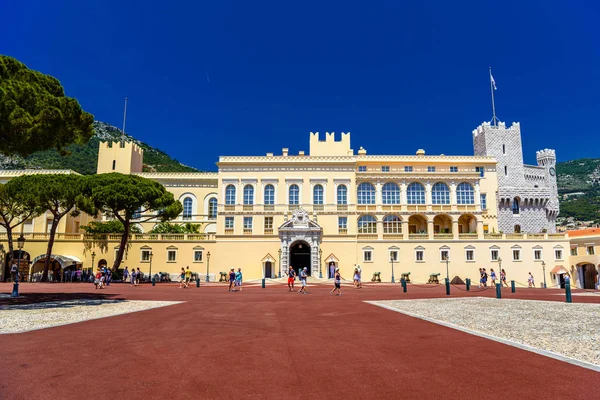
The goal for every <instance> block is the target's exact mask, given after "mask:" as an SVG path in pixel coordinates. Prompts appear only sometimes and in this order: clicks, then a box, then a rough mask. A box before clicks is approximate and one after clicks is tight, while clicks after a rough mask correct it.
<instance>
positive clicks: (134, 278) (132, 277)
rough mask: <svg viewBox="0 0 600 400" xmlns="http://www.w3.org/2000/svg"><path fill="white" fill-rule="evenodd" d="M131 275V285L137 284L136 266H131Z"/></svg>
mask: <svg viewBox="0 0 600 400" xmlns="http://www.w3.org/2000/svg"><path fill="white" fill-rule="evenodd" d="M129 275H130V280H129V281H130V282H131V287H134V286H137V281H136V280H137V273H136V272H135V268H131V274H129Z"/></svg>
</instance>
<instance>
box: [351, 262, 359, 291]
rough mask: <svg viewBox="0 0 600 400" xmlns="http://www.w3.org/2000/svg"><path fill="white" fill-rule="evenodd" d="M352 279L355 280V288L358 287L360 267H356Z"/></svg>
mask: <svg viewBox="0 0 600 400" xmlns="http://www.w3.org/2000/svg"><path fill="white" fill-rule="evenodd" d="M352 279H353V281H354V289H358V279H359V276H358V268H357V267H355V268H354V276H353V277H352Z"/></svg>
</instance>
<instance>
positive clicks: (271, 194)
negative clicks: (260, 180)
mask: <svg viewBox="0 0 600 400" xmlns="http://www.w3.org/2000/svg"><path fill="white" fill-rule="evenodd" d="M265 204H266V205H273V204H275V187H274V186H273V185H267V186H265Z"/></svg>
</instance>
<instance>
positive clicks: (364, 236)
mask: <svg viewBox="0 0 600 400" xmlns="http://www.w3.org/2000/svg"><path fill="white" fill-rule="evenodd" d="M358 238H359V239H361V240H374V239H377V234H376V233H359V234H358Z"/></svg>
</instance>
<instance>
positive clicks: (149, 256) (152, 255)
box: [148, 250, 154, 282]
mask: <svg viewBox="0 0 600 400" xmlns="http://www.w3.org/2000/svg"><path fill="white" fill-rule="evenodd" d="M153 257H154V254H153V253H152V250H150V254H148V260H149V261H150V282H152V258H153Z"/></svg>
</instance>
